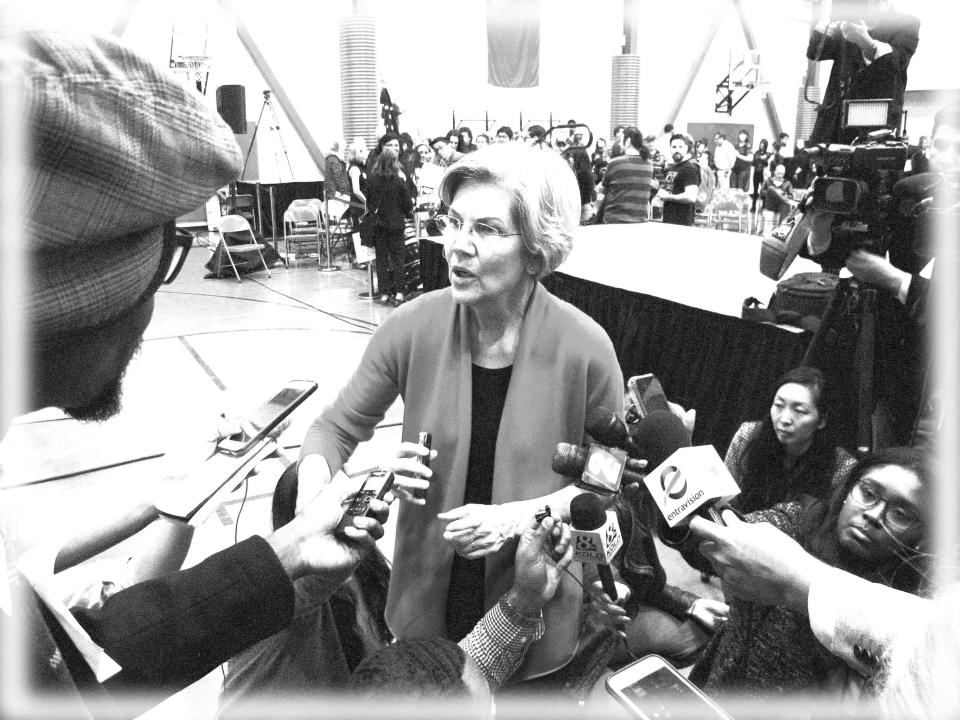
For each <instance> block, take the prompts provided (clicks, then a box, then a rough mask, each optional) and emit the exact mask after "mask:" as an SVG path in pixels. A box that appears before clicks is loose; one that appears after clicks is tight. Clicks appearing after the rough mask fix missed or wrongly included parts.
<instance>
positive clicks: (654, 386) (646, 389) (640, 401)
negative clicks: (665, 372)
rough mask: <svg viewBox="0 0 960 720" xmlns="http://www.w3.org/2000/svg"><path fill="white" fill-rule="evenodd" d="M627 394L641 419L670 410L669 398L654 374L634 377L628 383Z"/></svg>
mask: <svg viewBox="0 0 960 720" xmlns="http://www.w3.org/2000/svg"><path fill="white" fill-rule="evenodd" d="M627 392H629V393H630V399H631V400H632V401H633V404H634V406H635V407H636V409H637V414H639V415H640V417H641V418H644V417H646V416H647V415H649V414H650V413H653V412H657V411H659V410H666V411H668V412H669V410H670V405H668V404H667V396H666V395H664V394H663V388H662V387H661V386H660V381H659V380H657V376H656V375H654V374H653V373H647V374H646V375H634V376H633V377H632V378H630V380H628V381H627Z"/></svg>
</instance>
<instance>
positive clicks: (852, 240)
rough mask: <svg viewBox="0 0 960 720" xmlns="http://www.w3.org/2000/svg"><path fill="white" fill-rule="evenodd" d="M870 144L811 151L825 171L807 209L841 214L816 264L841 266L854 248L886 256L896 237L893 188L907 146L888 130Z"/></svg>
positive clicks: (810, 157) (816, 182) (815, 163)
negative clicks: (893, 236)
mask: <svg viewBox="0 0 960 720" xmlns="http://www.w3.org/2000/svg"><path fill="white" fill-rule="evenodd" d="M878 134H879V135H881V136H887V137H881V138H873V137H868V142H867V143H866V144H865V145H821V146H819V147H816V148H811V149H810V150H808V151H807V155H808V160H809V162H810V163H811V166H817V167H819V168H820V173H822V174H818V176H817V177H815V178H814V180H813V184H812V185H811V186H810V193H809V197H808V199H807V202H806V204H805V210H807V211H809V210H812V211H814V212H824V213H830V214H832V215H835V216H836V219H835V220H834V223H833V226H832V228H831V242H830V247H829V249H828V250H827V251H826V253H824V254H823V255H821V256H818V258H817V260H818V261H819V262H820V263H821V264H822V265H824V266H825V267H832V268H840V267H842V266H843V263H844V261H845V260H846V259H847V257H848V256H849V255H850V253H851V252H853V251H854V250H866V251H867V252H871V253H873V254H875V255H884V254H886V252H887V249H888V248H889V246H890V240H891V238H892V234H893V222H892V220H893V216H894V214H895V213H896V212H897V211H898V208H899V200H898V199H897V198H896V197H894V194H893V186H894V185H895V184H896V183H897V181H899V180H900V178H901V177H902V176H903V170H904V166H905V165H906V162H907V148H908V146H907V143H906V142H904V141H902V140H900V139H899V138H892V139H891V138H889V137H888V136H889V134H890V131H889V130H884V131H879V132H878V133H871V136H873V135H878Z"/></svg>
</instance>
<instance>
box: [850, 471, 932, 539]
mask: <svg viewBox="0 0 960 720" xmlns="http://www.w3.org/2000/svg"><path fill="white" fill-rule="evenodd" d="M849 497H850V499H851V500H853V501H854V502H855V503H856V504H857V505H859V506H860V507H862V508H865V509H869V508H872V507H876V506H877V505H878V504H880V503H883V504H884V508H883V515H882V516H881V517H882V519H883V523H884V524H885V525H886V526H887V528H888V529H890V530H893V531H896V532H904V531H906V530H909V529H910V528H912V527H913V526H914V525H916V524H917V523H919V522H920V517H919V516H918V515H917V512H916V511H915V510H914V509H913V508H912V507H910V506H909V505H906V504H904V503H901V502H896V501H893V500H890V499H889V498H885V497H884V496H883V495H881V494H880V493H879V492H878V491H877V488H876V487H875V486H874V485H873V483H870V482H867V481H864V480H859V481H857V482H856V483H855V484H854V486H853V487H852V488H850V496H849Z"/></svg>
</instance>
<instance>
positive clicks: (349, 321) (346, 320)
mask: <svg viewBox="0 0 960 720" xmlns="http://www.w3.org/2000/svg"><path fill="white" fill-rule="evenodd" d="M250 279H251V280H253V282H255V283H257V285H259V286H260V287H262V288H264V289H266V290H269V291H270V292H272V293H276V294H277V295H279V296H280V297H285V298H287V299H288V300H293V301H294V302H298V303H300V304H302V305H306V306H307V307H308V308H311V309H313V310H316V311H317V312H318V313H321V314H323V315H326V316H328V317H332V318H334V319H335V320H339V321H340V322H344V323H346V324H347V325H353V326H354V327H358V328H361V329H363V330H369V332H370V333H371V334H372V333H373V330H374V329H375V328H377V327H379V323H375V322H372V321H370V320H362V319H360V318H353V317H350V316H349V315H341V314H339V313H334V312H330V311H329V310H324V309H323V308H319V307H317V306H316V305H311V304H310V303H308V302H307V301H306V300H301V299H300V298H295V297H293V296H292V295H287V294H286V293H284V292H280V291H279V290H277V289H276V288H272V287H270V286H268V285H264V284H263V283H262V282H260V281H259V280H257V279H256V278H250ZM357 323H365V324H367V325H369V326H370V327H369V328H368V327H365V326H363V325H358V324H357Z"/></svg>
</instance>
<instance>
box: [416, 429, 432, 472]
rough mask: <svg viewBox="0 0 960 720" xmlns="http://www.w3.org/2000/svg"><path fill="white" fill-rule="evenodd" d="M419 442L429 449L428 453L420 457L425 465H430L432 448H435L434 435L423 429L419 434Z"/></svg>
mask: <svg viewBox="0 0 960 720" xmlns="http://www.w3.org/2000/svg"><path fill="white" fill-rule="evenodd" d="M417 442H418V443H419V444H420V445H423V446H424V447H425V448H426V449H427V454H426V455H425V456H424V457H422V458H420V462H421V463H422V464H423V465H426V466H427V467H430V450H431V449H432V448H433V435H431V434H430V433H428V432H424V431H422V430H421V431H420V434H419V435H418V436H417Z"/></svg>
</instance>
